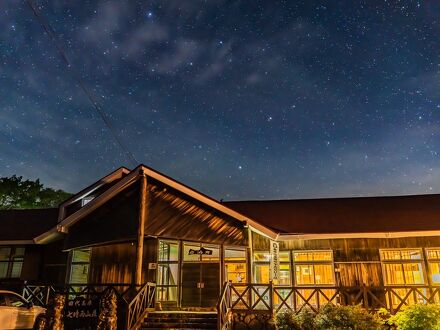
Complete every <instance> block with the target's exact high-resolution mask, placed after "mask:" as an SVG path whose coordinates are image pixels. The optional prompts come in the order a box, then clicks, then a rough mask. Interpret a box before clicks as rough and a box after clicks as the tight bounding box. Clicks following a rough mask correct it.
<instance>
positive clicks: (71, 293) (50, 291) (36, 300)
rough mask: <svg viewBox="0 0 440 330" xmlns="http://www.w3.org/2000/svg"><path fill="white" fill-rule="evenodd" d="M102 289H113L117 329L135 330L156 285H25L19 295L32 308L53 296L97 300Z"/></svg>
mask: <svg viewBox="0 0 440 330" xmlns="http://www.w3.org/2000/svg"><path fill="white" fill-rule="evenodd" d="M106 290H113V291H114V292H115V294H116V297H117V305H118V307H117V308H118V329H119V328H121V329H128V330H132V329H135V328H136V327H137V326H138V325H139V323H140V322H141V320H142V319H143V317H144V316H145V314H146V313H147V312H148V310H149V309H152V308H154V301H155V294H156V284H155V283H146V284H145V285H143V286H132V285H130V284H126V283H121V284H66V285H63V284H62V285H28V284H24V287H23V291H22V295H23V297H24V298H25V299H27V300H28V301H30V302H32V303H33V304H35V305H39V306H43V307H47V305H48V304H49V301H50V300H51V298H52V297H53V296H54V295H55V294H62V295H65V296H66V297H67V298H69V299H74V298H75V297H84V298H90V297H100V296H101V295H102V294H103V293H104V292H105V291H106Z"/></svg>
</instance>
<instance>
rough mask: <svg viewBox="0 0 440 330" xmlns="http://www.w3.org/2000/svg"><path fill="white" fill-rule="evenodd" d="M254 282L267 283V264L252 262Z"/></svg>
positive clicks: (268, 279)
mask: <svg viewBox="0 0 440 330" xmlns="http://www.w3.org/2000/svg"><path fill="white" fill-rule="evenodd" d="M254 277H255V283H269V281H270V278H269V265H268V264H264V265H259V264H254Z"/></svg>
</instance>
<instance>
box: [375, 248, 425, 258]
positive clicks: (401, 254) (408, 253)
mask: <svg viewBox="0 0 440 330" xmlns="http://www.w3.org/2000/svg"><path fill="white" fill-rule="evenodd" d="M381 254H382V260H420V259H422V251H421V250H420V249H414V250H397V249H396V250H382V251H381Z"/></svg>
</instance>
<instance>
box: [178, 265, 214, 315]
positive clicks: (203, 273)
mask: <svg viewBox="0 0 440 330" xmlns="http://www.w3.org/2000/svg"><path fill="white" fill-rule="evenodd" d="M219 266H220V265H219V264H218V263H186V264H183V267H182V307H207V308H210V307H215V306H216V304H217V300H218V297H219V294H220V269H219Z"/></svg>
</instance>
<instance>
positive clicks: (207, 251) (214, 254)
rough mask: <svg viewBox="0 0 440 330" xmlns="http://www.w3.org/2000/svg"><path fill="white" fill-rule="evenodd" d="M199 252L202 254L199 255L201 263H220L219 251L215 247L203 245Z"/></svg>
mask: <svg viewBox="0 0 440 330" xmlns="http://www.w3.org/2000/svg"><path fill="white" fill-rule="evenodd" d="M200 250H201V251H202V252H204V253H203V254H202V255H201V256H202V260H203V261H220V249H219V248H218V247H217V246H212V245H203V246H202V248H201V249H200Z"/></svg>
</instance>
